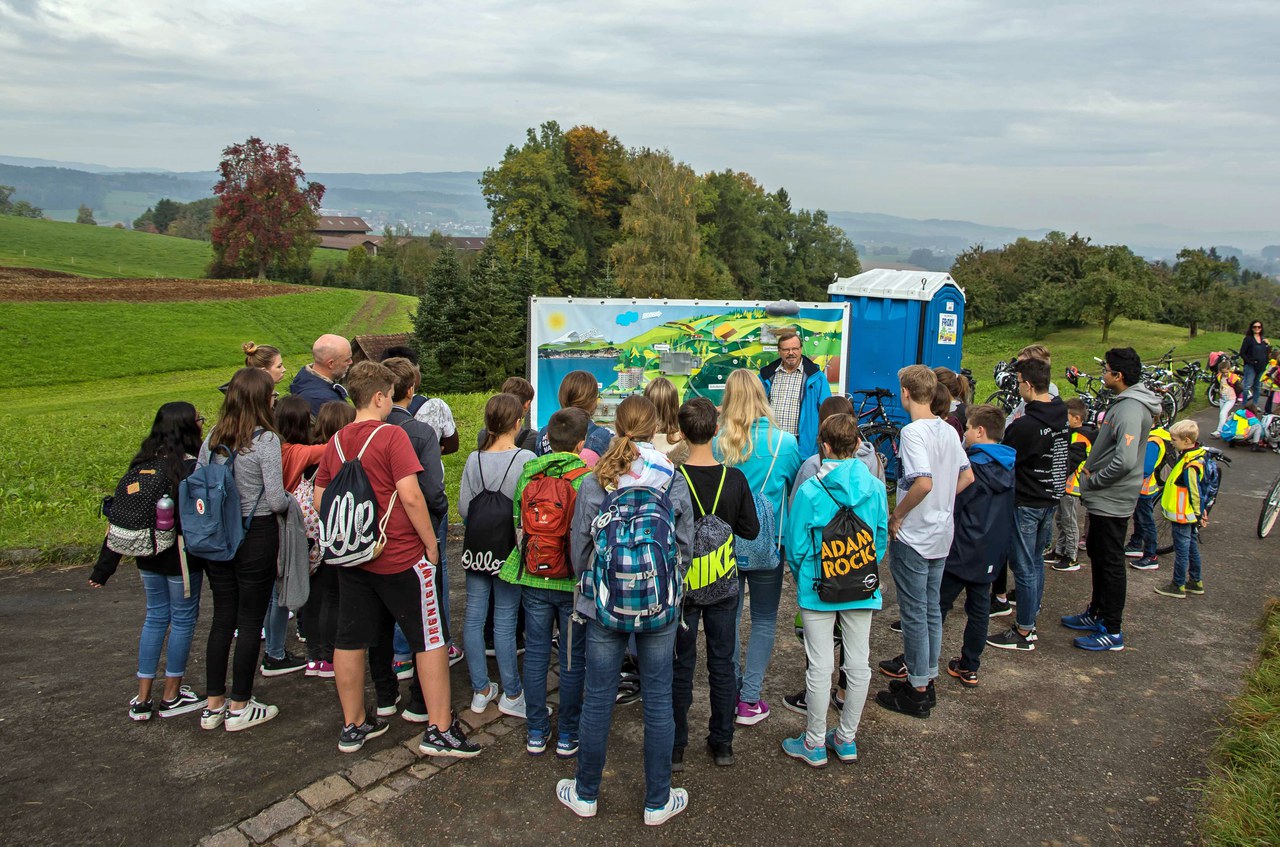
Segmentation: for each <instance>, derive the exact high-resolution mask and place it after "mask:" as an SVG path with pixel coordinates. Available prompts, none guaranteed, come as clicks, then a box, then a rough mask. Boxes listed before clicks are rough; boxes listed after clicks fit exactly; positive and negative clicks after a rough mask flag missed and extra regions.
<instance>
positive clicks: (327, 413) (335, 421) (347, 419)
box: [316, 400, 356, 444]
mask: <svg viewBox="0 0 1280 847" xmlns="http://www.w3.org/2000/svg"><path fill="white" fill-rule="evenodd" d="M355 419H356V410H355V407H354V406H352V405H351V404H350V403H344V402H343V401H341V400H330V401H329V402H328V403H325V404H324V405H323V406H321V407H320V413H319V414H317V415H316V443H317V444H328V443H329V441H330V439H332V438H333V437H334V436H335V435H337V434H338V430H340V429H342V428H343V427H344V426H346V425H347V424H349V423H351V422H352V421H354V420H355Z"/></svg>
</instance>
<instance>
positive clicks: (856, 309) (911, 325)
mask: <svg viewBox="0 0 1280 847" xmlns="http://www.w3.org/2000/svg"><path fill="white" fill-rule="evenodd" d="M827 294H829V295H830V297H831V300H832V302H835V303H848V304H849V330H848V336H849V337H848V346H849V353H848V359H847V360H846V368H845V385H847V386H848V391H849V393H850V394H853V395H854V397H853V399H854V403H855V405H856V404H857V403H858V402H859V401H860V400H861V396H859V395H858V394H857V393H856V392H858V391H859V390H870V389H874V388H884V389H887V390H889V391H890V392H892V396H891V397H890V398H888V399H886V400H885V401H884V405H885V407H886V409H887V410H888V411H889V414H890V415H891V416H893V418H894V419H895V420H897V422H898V423H899V424H906V423H907V416H906V413H905V411H903V409H902V407H901V405H900V404H899V402H898V371H899V369H901V368H903V367H906V366H907V365H914V364H924V365H928V366H929V367H931V368H936V367H947V368H951V369H952V370H953V371H959V370H960V357H961V350H962V345H963V340H964V302H965V301H964V289H962V288H961V287H960V286H959V285H957V284H956V281H955V280H954V279H952V278H951V275H950V274H946V273H931V272H928V271H898V270H888V269H884V268H881V269H877V270H871V271H867V272H866V273H860V274H858V275H857V276H851V277H844V278H840V279H837V280H836V281H835V282H833V283H831V285H830V286H828V287H827Z"/></svg>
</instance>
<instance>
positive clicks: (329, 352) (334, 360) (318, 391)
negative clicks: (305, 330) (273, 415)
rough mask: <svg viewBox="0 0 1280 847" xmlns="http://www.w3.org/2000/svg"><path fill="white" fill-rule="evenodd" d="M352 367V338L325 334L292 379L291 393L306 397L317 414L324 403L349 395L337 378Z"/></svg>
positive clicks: (317, 341) (312, 411)
mask: <svg viewBox="0 0 1280 847" xmlns="http://www.w3.org/2000/svg"><path fill="white" fill-rule="evenodd" d="M349 367H351V342H349V341H347V339H345V338H343V337H342V336H341V335H322V336H320V337H319V338H317V339H316V343H315V344H312V345H311V364H309V365H307V366H306V367H305V368H302V369H301V370H299V371H298V375H297V376H295V377H294V378H293V382H291V383H289V393H290V394H296V395H298V396H299V397H301V398H302V399H304V400H306V401H307V403H309V404H310V405H311V414H312V415H318V414H319V413H320V407H321V406H323V405H324V404H325V403H328V402H330V401H332V400H342V401H345V400H346V399H347V390H346V389H345V388H343V387H342V386H341V385H339V384H338V380H340V379H342V378H343V377H344V376H346V375H347V368H349Z"/></svg>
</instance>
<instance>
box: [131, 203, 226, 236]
mask: <svg viewBox="0 0 1280 847" xmlns="http://www.w3.org/2000/svg"><path fill="white" fill-rule="evenodd" d="M217 202H218V201H217V199H216V198H214V197H206V198H204V199H202V200H193V201H191V202H190V203H180V202H178V201H177V200H171V199H170V198H168V197H162V198H160V201H159V202H158V203H156V204H155V206H148V207H147V210H146V211H145V212H143V213H142V214H141V215H138V217H136V218H134V221H133V229H135V230H137V231H138V232H152V233H159V234H161V235H172V236H175V237H177V238H190V239H192V240H194V241H212V240H213V211H214V208H215V207H216V205H217Z"/></svg>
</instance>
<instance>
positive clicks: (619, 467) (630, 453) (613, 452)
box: [595, 394, 658, 491]
mask: <svg viewBox="0 0 1280 847" xmlns="http://www.w3.org/2000/svg"><path fill="white" fill-rule="evenodd" d="M614 426H615V427H617V431H618V434H617V435H616V436H614V439H613V441H612V442H611V443H610V444H609V449H608V450H606V451H604V455H603V456H601V457H600V461H598V462H596V467H595V475H596V479H597V480H598V481H599V483H600V487H601V488H603V489H604V490H605V491H608V490H610V489H613V488H616V487H617V486H618V480H620V479H622V475H623V474H624V473H626V472H627V471H628V470H629V469H630V468H631V463H632V462H634V461H635V460H636V459H638V458H640V448H638V447H636V442H637V441H650V440H652V439H653V434H654V433H655V432H657V431H658V410H657V408H655V407H654V405H653V403H652V402H650V401H649V400H648V398H646V397H643V396H641V395H639V394H633V395H631V396H630V397H628V398H627V399H625V400H623V401H622V402H621V403H619V404H618V414H617V417H615V418H614Z"/></svg>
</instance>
